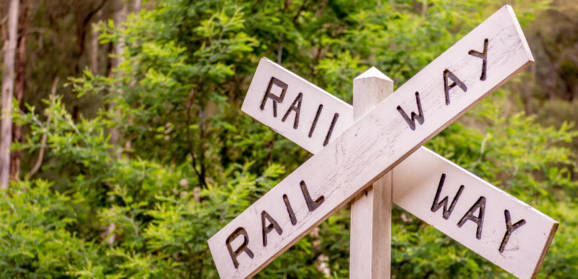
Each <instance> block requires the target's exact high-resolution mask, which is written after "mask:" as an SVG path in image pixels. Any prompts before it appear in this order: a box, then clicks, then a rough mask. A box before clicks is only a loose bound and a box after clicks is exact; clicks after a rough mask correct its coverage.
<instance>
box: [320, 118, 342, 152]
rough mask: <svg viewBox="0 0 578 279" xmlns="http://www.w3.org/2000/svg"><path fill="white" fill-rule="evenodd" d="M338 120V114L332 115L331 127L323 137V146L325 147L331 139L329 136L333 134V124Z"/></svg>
mask: <svg viewBox="0 0 578 279" xmlns="http://www.w3.org/2000/svg"><path fill="white" fill-rule="evenodd" d="M338 118H339V113H335V114H333V120H331V125H330V126H329V130H328V131H327V135H325V140H324V141H323V146H326V145H327V144H328V143H329V139H330V138H331V134H332V133H333V128H334V127H335V123H337V119H338Z"/></svg>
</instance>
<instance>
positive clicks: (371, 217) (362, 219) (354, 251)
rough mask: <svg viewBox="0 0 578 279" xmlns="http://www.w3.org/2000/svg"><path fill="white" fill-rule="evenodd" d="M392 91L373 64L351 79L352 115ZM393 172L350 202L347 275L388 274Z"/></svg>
mask: <svg viewBox="0 0 578 279" xmlns="http://www.w3.org/2000/svg"><path fill="white" fill-rule="evenodd" d="M391 93H393V81H392V80H391V79H390V78H389V77H387V76H386V75H385V74H383V73H382V72H380V71H379V70H378V69H376V68H375V67H371V68H370V69H369V70H367V71H365V72H364V73H363V74H361V75H359V76H358V77H356V78H355V79H354V80H353V117H354V119H356V120H357V119H359V118H361V116H363V115H364V114H365V113H367V112H369V111H371V110H372V109H373V107H374V106H375V105H376V104H378V103H379V102H380V101H382V100H383V99H385V98H386V97H387V96H389V95H390V94H391ZM391 200H392V175H391V172H389V173H387V174H385V175H384V176H383V177H381V178H380V179H379V180H377V181H376V182H374V183H373V187H372V188H370V189H368V190H366V191H364V192H363V193H362V194H361V195H359V196H358V197H357V198H355V200H354V201H353V202H352V203H351V235H350V248H349V251H350V256H349V278H360V279H362V278H363V279H365V278H390V261H391Z"/></svg>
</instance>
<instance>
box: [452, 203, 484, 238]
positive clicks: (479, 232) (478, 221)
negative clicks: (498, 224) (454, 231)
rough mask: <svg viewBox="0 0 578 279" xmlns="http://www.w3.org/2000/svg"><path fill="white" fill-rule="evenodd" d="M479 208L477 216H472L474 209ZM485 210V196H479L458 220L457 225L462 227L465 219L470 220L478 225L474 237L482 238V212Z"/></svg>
mask: <svg viewBox="0 0 578 279" xmlns="http://www.w3.org/2000/svg"><path fill="white" fill-rule="evenodd" d="M476 210H479V213H478V216H474V211H476ZM485 211H486V198H485V197H480V198H479V199H478V201H476V203H474V205H472V207H471V208H470V210H468V212H466V214H465V215H464V217H462V219H460V221H459V222H458V227H460V228H461V227H462V226H463V225H464V224H465V223H466V221H468V220H469V221H472V222H474V223H476V224H477V225H478V229H477V230H476V238H477V239H482V227H483V226H484V214H485Z"/></svg>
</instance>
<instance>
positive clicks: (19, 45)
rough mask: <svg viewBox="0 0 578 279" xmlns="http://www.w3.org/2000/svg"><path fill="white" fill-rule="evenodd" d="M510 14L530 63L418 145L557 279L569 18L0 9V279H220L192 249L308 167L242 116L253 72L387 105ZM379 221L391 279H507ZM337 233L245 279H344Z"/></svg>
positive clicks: (433, 235)
mask: <svg viewBox="0 0 578 279" xmlns="http://www.w3.org/2000/svg"><path fill="white" fill-rule="evenodd" d="M16 3H17V4H18V9H17V10H16V11H15V12H14V13H13V15H12V16H11V15H9V11H10V8H9V7H10V6H11V5H14V4H16ZM506 3H508V4H511V5H513V7H514V10H515V11H516V13H517V16H518V19H519V21H520V22H521V24H522V26H523V29H524V32H525V34H526V37H527V40H528V42H529V44H530V48H531V49H532V51H533V54H534V56H535V58H536V63H535V64H534V65H532V66H531V67H530V68H529V69H528V70H526V71H524V72H523V73H521V74H519V75H517V76H516V77H514V79H513V80H512V81H510V82H508V83H507V84H506V85H505V86H503V87H502V88H501V89H499V90H497V92H495V93H494V94H492V95H491V96H490V97H488V98H487V99H485V100H484V101H482V102H481V103H480V104H479V105H477V106H475V107H474V108H473V109H472V110H471V111H470V112H468V113H467V114H466V115H465V116H464V117H462V118H461V119H460V120H459V121H457V122H456V123H454V124H452V125H451V126H449V127H448V128H447V129H445V130H444V131H442V132H441V133H440V134H439V135H438V136H436V137H435V138H434V139H433V140H431V141H429V142H428V143H427V144H426V146H427V147H429V148H431V149H433V150H435V151H436V152H438V153H440V154H442V155H443V156H445V157H446V158H448V159H450V160H451V161H453V162H454V163H457V164H459V165H460V166H462V167H465V168H466V169H468V170H469V171H472V172H474V173H475V174H477V175H478V176H480V177H481V178H483V179H485V180H487V181H489V182H491V183H492V184H494V185H497V186H498V187H500V188H501V189H504V190H505V191H507V192H509V193H511V194H513V195H514V196H516V197H517V198H519V199H521V200H522V201H524V202H526V203H528V204H530V205H531V206H533V207H535V208H537V209H538V210H540V211H542V212H543V213H545V214H547V215H549V216H551V217H552V218H554V219H556V220H558V221H559V222H560V227H559V230H558V232H557V234H556V235H555V237H554V241H553V243H552V247H551V248H550V251H549V253H548V255H547V256H546V260H545V262H544V265H543V267H542V270H541V272H540V274H539V276H538V277H539V278H573V277H574V276H575V275H576V274H578V252H576V251H578V238H576V229H577V228H578V202H577V201H578V199H577V188H578V164H577V154H578V132H577V129H576V128H575V126H574V123H575V122H576V121H577V120H578V110H577V109H576V107H577V105H578V103H577V102H578V2H576V1H574V0H553V1H537V0H528V1H496V0H492V1H481V0H472V1H464V0H458V1H452V0H423V1H409V0H390V1H385V0H383V1H379V0H371V1H348V0H323V1H308V0H293V1H291V0H285V1H259V0H255V1H219V0H163V1H161V0H150V1H143V2H141V1H140V0H130V1H129V0H126V1H125V0H84V1H81V0H76V1H70V0H3V1H2V2H0V15H1V17H0V24H1V28H0V30H1V36H2V41H3V44H4V53H3V54H4V56H3V57H4V58H2V59H3V60H1V62H2V64H3V65H5V66H4V67H3V70H2V71H3V86H7V85H8V84H9V83H6V82H8V81H9V80H10V78H13V80H14V83H13V97H14V98H13V105H10V102H8V101H6V99H5V100H4V101H3V102H2V108H3V111H4V112H6V111H8V108H13V112H12V113H11V114H8V115H4V116H5V117H4V118H6V117H9V118H10V116H11V118H10V119H13V120H14V124H13V125H11V127H13V129H12V132H11V133H10V135H11V138H12V139H11V140H10V142H11V152H10V159H9V160H10V162H11V164H10V166H11V167H10V181H9V183H6V184H2V185H0V186H3V189H2V190H0V191H1V192H0V277H1V278H216V277H217V276H218V275H217V273H216V270H215V267H214V265H213V263H212V260H211V255H210V253H209V251H208V248H207V244H206V241H207V239H208V238H209V237H210V236H212V235H213V234H214V233H215V232H216V231H217V230H218V229H219V228H220V227H222V226H224V225H225V224H226V223H228V222H229V221H230V220H231V219H232V218H234V217H235V216H236V215H238V214H239V213H240V212H242V211H243V210H244V209H245V208H247V206H249V205H250V204H251V203H253V202H254V201H255V200H256V199H258V198H259V197H260V196H262V195H263V193H265V192H266V191H268V189H270V188H271V187H273V186H274V185H275V184H276V183H277V182H279V181H280V179H282V178H283V177H284V176H285V175H287V174H288V173H290V172H291V171H292V170H294V169H295V168H296V167H297V166H298V165H299V164H300V163H302V162H304V161H305V160H306V159H307V158H308V157H309V156H311V155H310V154H308V153H307V152H306V151H304V150H303V149H301V148H300V147H298V146H296V145H295V144H293V143H291V142H290V141H288V140H286V139H284V138H282V137H281V136H279V135H277V134H276V133H275V132H273V131H272V130H270V129H268V128H266V127H264V125H261V124H260V123H258V122H256V121H254V120H253V119H251V117H249V116H247V115H244V114H243V113H242V112H241V111H240V105H241V102H242V100H243V97H244V95H245V93H246V90H247V87H248V84H249V82H250V80H251V77H252V74H253V72H254V70H255V68H256V66H257V63H258V60H259V59H260V58H261V57H263V56H265V57H268V58H270V59H272V60H274V61H276V62H278V63H280V64H282V65H283V66H284V67H286V68H288V69H290V70H291V71H294V72H295V73H297V74H298V75H300V76H302V77H304V78H306V79H308V80H310V81H312V82H313V83H315V84H317V85H318V86H320V87H322V88H325V89H326V90H327V91H329V92H331V93H333V94H335V95H336V96H337V97H339V98H343V99H345V100H347V101H348V102H350V101H351V99H352V97H351V91H352V79H353V78H354V77H355V76H357V75H358V74H360V73H362V72H363V71H364V70H366V69H367V68H369V67H370V66H376V67H377V68H379V69H380V70H381V71H383V72H384V73H386V74H387V75H388V76H390V77H391V78H392V79H393V80H394V81H395V84H396V87H398V86H399V85H401V84H403V83H404V82H405V81H406V80H407V79H409V78H410V77H411V76H412V75H414V74H415V73H417V71H419V70H420V69H421V68H422V67H424V66H425V65H427V64H428V63H429V62H430V61H432V60H433V59H434V58H435V57H437V56H438V55H439V54H441V53H442V52H443V51H444V50H445V49H447V48H448V47H449V46H451V45H452V44H453V43H455V42H456V41H457V40H458V39H459V38H461V37H462V36H463V35H465V34H466V33H467V32H469V31H470V30H471V29H472V28H473V27H474V26H476V25H477V24H479V23H480V22H482V21H483V20H484V19H485V18H486V17H487V16H489V15H490V14H492V13H493V12H494V11H496V10H497V9H498V8H499V7H500V6H502V5H503V4H506ZM14 17H15V18H16V20H14V21H13V23H14V22H17V28H16V29H15V30H11V29H12V28H11V27H14V24H11V23H10V22H11V21H10V19H11V18H14ZM10 34H16V37H14V36H10ZM11 37H12V38H11ZM11 40H12V42H13V43H12V45H13V46H14V48H12V50H13V51H12V52H13V54H12V57H13V59H14V63H13V64H12V67H10V63H7V62H10V61H9V60H10V56H7V55H6V54H7V53H8V52H9V51H8V50H9V49H11V48H10V42H11ZM6 57H8V60H7V59H6ZM7 135H8V134H7V133H3V134H1V135H0V138H1V139H3V140H4V142H5V139H6V138H7ZM10 142H9V143H10ZM0 155H2V154H0ZM0 168H6V164H4V166H0ZM393 215H394V220H393V236H392V238H393V251H392V276H393V277H394V278H462V277H472V278H509V277H511V275H508V274H507V273H506V272H504V271H503V270H501V269H499V268H498V267H496V266H494V265H493V264H491V263H489V262H488V261H486V260H484V259H483V258H481V257H479V256H477V255H476V254H474V253H472V252H470V251H468V250H467V249H466V248H464V247H463V246H461V245H460V244H457V243H456V242H455V241H453V240H451V239H449V238H448V237H446V236H444V235H443V234H442V233H440V232H439V231H437V230H436V229H434V228H433V227H431V226H429V225H427V224H425V223H423V222H421V221H419V220H417V219H416V218H415V217H413V216H411V215H410V214H408V213H405V212H403V211H402V210H401V209H399V208H395V209H394V214H393ZM348 228H349V209H348V208H344V209H342V210H340V211H339V212H338V213H337V214H335V215H334V216H331V217H330V218H329V219H328V220H327V221H325V222H324V223H322V224H321V225H320V226H319V228H318V229H316V230H315V231H314V233H312V234H309V235H308V236H307V237H305V238H304V239H302V240H301V241H299V242H298V243H297V244H296V245H295V246H294V247H293V248H291V249H290V250H289V251H288V252H286V253H284V254H283V255H281V256H280V257H279V258H278V259H276V260H275V261H273V262H272V263H271V264H270V265H269V266H268V267H267V268H265V269H264V270H263V271H262V272H261V273H259V274H258V275H257V276H256V277H257V278H313V277H316V278H323V277H329V278H347V277H348V251H349V250H348V249H349V229H348ZM574 278H575V277H574Z"/></svg>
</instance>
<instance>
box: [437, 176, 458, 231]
mask: <svg viewBox="0 0 578 279" xmlns="http://www.w3.org/2000/svg"><path fill="white" fill-rule="evenodd" d="M445 179H446V174H445V173H442V177H441V178H440V183H439V185H438V189H437V191H436V196H435V198H434V201H433V203H432V205H431V211H432V212H436V211H438V209H440V208H441V207H442V206H443V208H444V209H443V213H442V216H443V217H444V219H446V220H447V219H449V218H450V216H451V215H452V211H454V208H455V207H456V203H457V202H458V199H459V198H460V195H461V194H462V192H463V191H464V185H461V186H460V188H459V189H458V192H457V193H456V195H455V196H454V198H453V200H452V203H451V204H450V207H449V208H448V207H447V206H448V196H445V197H444V198H443V199H442V200H441V201H439V198H440V195H441V192H442V188H443V186H444V181H445Z"/></svg>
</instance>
